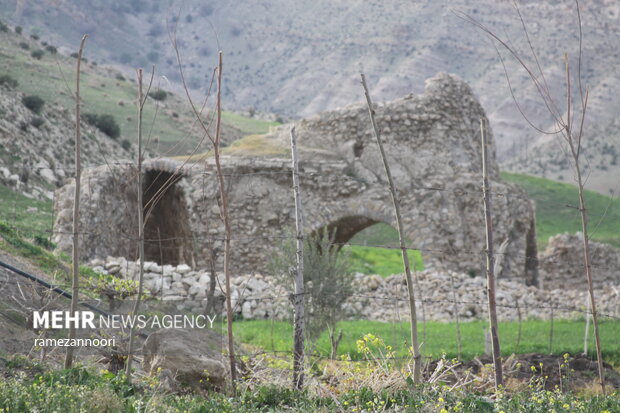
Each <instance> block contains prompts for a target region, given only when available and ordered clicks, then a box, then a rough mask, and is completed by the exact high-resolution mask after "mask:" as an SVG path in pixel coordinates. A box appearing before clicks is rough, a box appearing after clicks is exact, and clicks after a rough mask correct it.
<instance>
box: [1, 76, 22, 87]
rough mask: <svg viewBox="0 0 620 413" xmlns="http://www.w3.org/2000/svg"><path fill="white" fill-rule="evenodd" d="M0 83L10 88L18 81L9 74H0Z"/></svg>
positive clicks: (15, 85)
mask: <svg viewBox="0 0 620 413" xmlns="http://www.w3.org/2000/svg"><path fill="white" fill-rule="evenodd" d="M0 85H6V86H8V87H10V88H16V87H17V85H19V83H18V82H17V80H16V79H15V78H14V77H12V76H11V75H0Z"/></svg>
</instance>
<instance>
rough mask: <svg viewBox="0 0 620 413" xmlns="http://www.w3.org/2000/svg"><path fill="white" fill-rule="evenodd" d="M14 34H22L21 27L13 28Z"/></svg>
mask: <svg viewBox="0 0 620 413" xmlns="http://www.w3.org/2000/svg"><path fill="white" fill-rule="evenodd" d="M15 33H17V34H22V26H15Z"/></svg>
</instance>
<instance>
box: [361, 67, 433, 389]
mask: <svg viewBox="0 0 620 413" xmlns="http://www.w3.org/2000/svg"><path fill="white" fill-rule="evenodd" d="M361 78H362V86H363V87H364V94H365V95H366V103H367V104H368V113H369V114H370V123H371V124H372V129H373V132H374V134H375V139H376V140H377V145H379V152H380V153H381V159H382V160H383V166H384V168H385V174H386V175H387V179H388V185H389V189H390V194H391V195H392V204H393V205H394V214H395V215H396V225H397V229H398V240H399V245H400V250H401V255H402V258H403V266H404V267H405V280H406V282H407V293H408V295H409V314H410V322H411V346H412V348H413V382H414V383H420V382H421V381H422V366H421V361H422V356H421V355H420V345H419V343H418V320H417V315H416V309H415V293H414V291H413V277H412V276H411V267H410V265H409V256H408V255H407V246H406V245H405V233H404V232H405V231H404V229H403V222H402V218H401V216H400V205H399V201H398V194H397V193H396V188H395V187H394V180H393V179H392V173H391V172H390V165H389V164H388V161H387V157H386V155H385V150H384V149H383V144H382V143H381V136H380V133H379V128H378V127H377V122H376V120H375V110H374V108H373V105H372V100H371V99H370V93H369V92H368V86H367V85H366V76H364V74H363V73H361Z"/></svg>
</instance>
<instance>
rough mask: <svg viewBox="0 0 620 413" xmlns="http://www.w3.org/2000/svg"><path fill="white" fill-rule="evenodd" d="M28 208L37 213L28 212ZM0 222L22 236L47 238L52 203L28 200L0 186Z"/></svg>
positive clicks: (50, 223)
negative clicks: (33, 209) (5, 223)
mask: <svg viewBox="0 0 620 413" xmlns="http://www.w3.org/2000/svg"><path fill="white" fill-rule="evenodd" d="M28 208H37V211H36V212H28ZM0 221H5V222H8V223H10V224H11V225H12V226H13V227H15V228H18V229H19V231H20V233H21V235H22V236H26V237H30V238H31V237H34V236H49V231H50V230H51V229H52V201H38V200H36V199H30V198H27V197H25V196H23V195H22V194H20V193H18V192H15V191H13V190H11V189H9V188H7V187H5V186H2V185H0Z"/></svg>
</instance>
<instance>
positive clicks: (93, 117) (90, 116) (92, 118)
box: [82, 113, 98, 126]
mask: <svg viewBox="0 0 620 413" xmlns="http://www.w3.org/2000/svg"><path fill="white" fill-rule="evenodd" d="M97 118H98V116H97V114H96V113H83V114H82V119H84V121H85V122H86V123H88V124H89V125H93V126H97Z"/></svg>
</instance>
